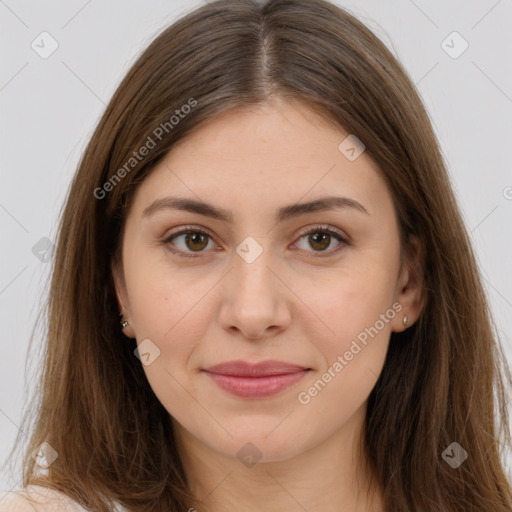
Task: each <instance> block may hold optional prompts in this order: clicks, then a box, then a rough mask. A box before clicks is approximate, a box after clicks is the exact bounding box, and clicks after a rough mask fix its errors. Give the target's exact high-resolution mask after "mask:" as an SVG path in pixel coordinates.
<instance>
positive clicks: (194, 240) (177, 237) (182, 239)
mask: <svg viewBox="0 0 512 512" xmlns="http://www.w3.org/2000/svg"><path fill="white" fill-rule="evenodd" d="M210 241H212V240H211V237H210V235H209V234H208V233H206V232H205V231H202V230H200V229H197V228H195V229H190V228H189V229H183V230H181V231H178V232H176V233H173V234H172V235H170V236H169V237H167V238H166V239H165V240H162V242H163V243H164V244H166V245H169V249H170V250H171V252H173V253H176V254H180V255H182V256H192V257H193V256H194V254H193V253H201V252H205V249H206V248H207V247H208V242H210ZM173 247H175V249H174V248H173Z"/></svg>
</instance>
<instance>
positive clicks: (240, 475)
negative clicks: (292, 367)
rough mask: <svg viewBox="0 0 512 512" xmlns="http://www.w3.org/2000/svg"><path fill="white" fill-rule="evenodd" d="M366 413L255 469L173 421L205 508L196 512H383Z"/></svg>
mask: <svg viewBox="0 0 512 512" xmlns="http://www.w3.org/2000/svg"><path fill="white" fill-rule="evenodd" d="M365 409H366V408H365V407H363V408H362V409H360V410H359V411H357V412H356V414H355V415H354V416H352V418H350V420H349V422H347V423H346V424H345V425H343V427H342V428H341V429H339V430H338V431H336V432H334V433H332V435H331V436H330V437H328V438H327V439H324V440H323V441H322V443H320V444H318V445H316V446H312V447H310V448H309V449H307V450H306V451H303V452H301V453H299V454H297V455H295V456H293V457H291V458H289V459H286V460H276V461H267V462H258V463H257V464H255V465H252V466H246V465H245V464H243V463H242V462H241V461H240V460H238V459H237V458H232V457H229V456H227V455H224V454H221V453H219V452H216V451H214V450H213V449H211V448H210V447H208V446H206V445H205V444H204V443H203V442H201V441H200V440H199V439H197V438H196V437H194V436H193V435H192V434H191V433H190V432H188V431H187V430H185V429H183V427H181V425H179V424H178V423H177V422H175V421H174V420H173V428H174V432H175V439H176V442H177V446H178V452H179V455H180V458H181V461H182V464H183V467H184V470H185V474H186V476H187V481H188V482H189V485H190V488H191V490H192V492H193V493H194V495H195V496H197V497H198V498H199V499H200V500H201V503H202V507H201V510H199V511H198V512H221V511H225V510H244V511H246V512H260V511H261V510H265V511H267V512H274V511H275V512H281V511H282V510H290V511H295V510H297V512H300V511H304V510H307V511H308V512H320V511H322V512H328V511H333V512H383V510H384V509H383V505H382V501H381V490H380V488H379V486H378V483H376V482H373V484H372V483H371V479H370V476H371V471H370V470H369V468H368V467H367V466H366V465H365V464H364V463H363V458H362V456H361V448H362V443H361V436H362V426H363V423H364V414H365ZM297 435H300V433H297ZM242 444H243V443H242Z"/></svg>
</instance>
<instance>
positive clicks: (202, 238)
mask: <svg viewBox="0 0 512 512" xmlns="http://www.w3.org/2000/svg"><path fill="white" fill-rule="evenodd" d="M206 238H207V236H206V235H205V234H203V233H198V232H195V233H187V236H186V242H185V243H186V244H187V247H188V248H189V249H191V250H193V251H195V250H198V251H200V250H202V249H204V248H205V247H206V246H207V245H208V241H207V240H206ZM189 242H192V244H200V247H191V246H190V245H189ZM201 242H203V243H202V244H201ZM205 242H206V243H205Z"/></svg>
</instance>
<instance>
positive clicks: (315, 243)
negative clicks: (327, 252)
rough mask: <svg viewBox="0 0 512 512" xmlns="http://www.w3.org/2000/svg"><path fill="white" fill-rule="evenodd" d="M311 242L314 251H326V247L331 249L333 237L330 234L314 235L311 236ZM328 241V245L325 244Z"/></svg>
mask: <svg viewBox="0 0 512 512" xmlns="http://www.w3.org/2000/svg"><path fill="white" fill-rule="evenodd" d="M318 239H320V240H318ZM309 240H310V243H311V242H312V243H311V247H313V248H314V249H325V248H326V247H329V243H330V241H331V235H329V234H328V233H314V234H312V235H309ZM326 240H327V244H325V243H324V242H325V241H326Z"/></svg>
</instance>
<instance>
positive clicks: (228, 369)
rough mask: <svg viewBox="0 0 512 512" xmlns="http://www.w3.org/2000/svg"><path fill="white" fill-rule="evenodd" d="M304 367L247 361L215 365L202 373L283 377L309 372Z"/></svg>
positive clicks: (279, 362)
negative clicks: (284, 375) (304, 371)
mask: <svg viewBox="0 0 512 512" xmlns="http://www.w3.org/2000/svg"><path fill="white" fill-rule="evenodd" d="M309 369H310V368H308V367H306V366H301V365H296V364H290V363H285V362H283V361H261V362H259V363H249V362H247V361H242V360H238V361H227V362H225V363H220V364H216V365H214V366H210V367H209V368H204V371H207V372H210V373H217V374H219V375H232V376H240V377H247V376H248V377H265V376H268V375H283V374H286V373H294V372H298V371H301V370H309Z"/></svg>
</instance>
